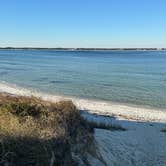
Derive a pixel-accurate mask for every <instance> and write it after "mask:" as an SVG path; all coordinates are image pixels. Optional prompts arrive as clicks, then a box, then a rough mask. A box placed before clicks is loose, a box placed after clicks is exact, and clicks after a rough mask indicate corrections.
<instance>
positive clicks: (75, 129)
mask: <svg viewBox="0 0 166 166" xmlns="http://www.w3.org/2000/svg"><path fill="white" fill-rule="evenodd" d="M92 142H93V127H92V126H91V125H90V124H89V123H87V122H86V120H85V119H83V118H82V117H81V115H80V112H79V110H77V109H76V107H75V106H74V105H73V103H72V102H71V101H62V102H58V103H51V102H46V101H42V100H40V99H37V98H34V97H31V98H28V97H17V96H11V95H7V94H0V165H2V166H29V165H35V166H48V165H50V166H53V165H77V163H76V161H75V160H73V158H72V154H77V155H78V154H80V155H81V156H84V154H85V153H86V151H87V147H88V146H89V147H90V145H91V144H92ZM85 149H86V150H85ZM84 162H85V163H86V161H84Z"/></svg>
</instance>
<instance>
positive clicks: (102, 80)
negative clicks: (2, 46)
mask: <svg viewBox="0 0 166 166" xmlns="http://www.w3.org/2000/svg"><path fill="white" fill-rule="evenodd" d="M0 83H3V84H10V85H16V86H19V87H24V88H27V89H31V90H34V91H39V92H43V93H47V94H52V95H59V96H61V95H63V96H71V97H75V98H85V99H93V100H99V101H100V100H102V101H107V102H109V101H111V102H116V103H126V104H134V105H139V106H140V105H141V106H150V107H157V108H164V109H165V108H166V52H165V51H55V50H0ZM0 86H1V85H0Z"/></svg>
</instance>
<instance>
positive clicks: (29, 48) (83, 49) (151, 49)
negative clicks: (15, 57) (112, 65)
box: [0, 47, 166, 51]
mask: <svg viewBox="0 0 166 166" xmlns="http://www.w3.org/2000/svg"><path fill="white" fill-rule="evenodd" d="M0 50H58V51H166V48H61V47H57V48H56V47H55V48H46V47H0Z"/></svg>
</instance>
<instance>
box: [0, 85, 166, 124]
mask: <svg viewBox="0 0 166 166" xmlns="http://www.w3.org/2000/svg"><path fill="white" fill-rule="evenodd" d="M0 92H6V93H9V94H14V95H20V96H34V97H38V98H41V99H43V100H47V101H51V102H57V101H60V100H72V101H73V103H74V104H75V105H76V106H77V107H78V108H79V109H80V110H86V111H89V112H91V113H97V114H101V115H108V116H111V115H114V116H117V117H120V118H124V119H125V118H127V119H132V120H140V121H156V122H166V110H159V109H150V108H143V107H139V106H129V105H124V104H117V103H112V102H105V101H96V100H90V99H80V98H74V97H66V96H57V95H50V94H46V93H42V92H38V91H36V90H30V89H26V88H22V87H19V86H17V85H13V84H9V83H6V82H0Z"/></svg>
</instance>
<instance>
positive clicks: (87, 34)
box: [0, 0, 166, 47]
mask: <svg viewBox="0 0 166 166" xmlns="http://www.w3.org/2000/svg"><path fill="white" fill-rule="evenodd" d="M5 46H16V47H19V46H20V47H23V46H32V47H166V0H0V47H5Z"/></svg>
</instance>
